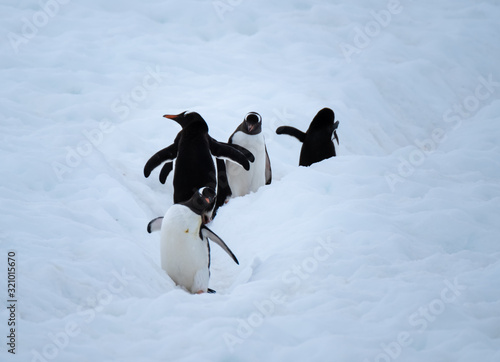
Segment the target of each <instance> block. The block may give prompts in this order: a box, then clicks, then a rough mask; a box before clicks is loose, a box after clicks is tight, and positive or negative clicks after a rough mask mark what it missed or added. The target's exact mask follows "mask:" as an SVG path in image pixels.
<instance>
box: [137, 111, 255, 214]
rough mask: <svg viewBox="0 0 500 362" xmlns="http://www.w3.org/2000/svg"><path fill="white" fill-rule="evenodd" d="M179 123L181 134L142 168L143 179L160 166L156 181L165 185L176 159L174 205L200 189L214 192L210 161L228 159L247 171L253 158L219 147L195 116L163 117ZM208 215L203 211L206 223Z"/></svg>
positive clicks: (214, 176) (244, 152)
mask: <svg viewBox="0 0 500 362" xmlns="http://www.w3.org/2000/svg"><path fill="white" fill-rule="evenodd" d="M163 117H165V118H168V119H172V120H174V121H175V122H177V123H179V124H180V125H181V127H182V130H181V131H180V132H179V133H178V134H177V137H175V140H174V143H173V144H171V145H170V146H168V147H167V148H164V149H163V150H161V151H159V152H157V153H156V154H154V155H153V156H152V157H151V158H150V159H149V160H148V162H147V163H146V165H145V166H144V176H145V177H149V175H150V174H151V171H152V170H153V169H155V168H156V167H158V166H159V165H161V164H162V163H163V162H166V164H165V165H164V166H163V168H162V170H161V172H160V181H161V182H165V180H166V178H167V176H168V174H169V172H170V171H171V170H172V169H173V164H172V160H174V159H176V162H175V170H174V181H173V184H174V203H176V204H177V203H180V202H183V201H187V200H189V199H190V198H191V196H192V195H193V192H194V191H195V190H198V189H200V188H201V187H205V186H208V187H211V188H213V189H215V190H216V189H217V172H216V169H215V165H214V160H213V157H212V156H214V157H221V158H229V159H231V160H232V161H234V162H237V163H238V164H240V165H241V166H243V167H244V168H245V169H246V170H248V169H250V163H249V160H250V161H253V160H254V157H253V155H252V154H251V153H250V152H249V151H247V150H245V149H243V148H242V147H237V146H232V145H228V144H226V143H220V142H217V141H216V140H214V139H213V138H212V137H210V135H209V134H208V126H207V123H206V122H205V120H204V119H203V118H202V117H201V116H200V115H199V114H198V113H196V112H189V113H188V112H183V113H180V114H178V115H165V116H163ZM211 214H212V211H207V214H206V215H205V216H206V217H207V220H205V221H206V222H208V221H209V219H210V217H211Z"/></svg>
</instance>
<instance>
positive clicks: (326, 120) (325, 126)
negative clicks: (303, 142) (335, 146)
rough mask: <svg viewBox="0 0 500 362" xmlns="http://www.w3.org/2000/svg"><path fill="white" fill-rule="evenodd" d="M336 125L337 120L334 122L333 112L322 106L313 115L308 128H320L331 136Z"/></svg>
mask: <svg viewBox="0 0 500 362" xmlns="http://www.w3.org/2000/svg"><path fill="white" fill-rule="evenodd" d="M336 126H338V122H336V123H335V113H333V111H332V110H331V109H330V108H323V109H322V110H320V111H319V112H318V113H317V114H316V116H314V118H313V120H312V122H311V125H310V126H309V129H316V130H319V129H321V130H322V131H323V132H326V133H328V134H329V135H330V136H331V135H332V133H333V131H334V130H335V128H336Z"/></svg>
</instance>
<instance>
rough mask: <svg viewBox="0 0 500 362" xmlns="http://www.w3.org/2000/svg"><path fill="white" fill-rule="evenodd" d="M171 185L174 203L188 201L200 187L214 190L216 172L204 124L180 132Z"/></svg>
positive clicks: (206, 128)
mask: <svg viewBox="0 0 500 362" xmlns="http://www.w3.org/2000/svg"><path fill="white" fill-rule="evenodd" d="M173 184H174V203H180V202H184V201H186V200H189V199H190V198H191V196H193V192H195V191H196V190H198V189H200V188H201V187H205V186H208V187H211V188H213V189H216V187H217V180H216V172H215V166H214V161H213V158H212V154H211V152H210V136H209V135H208V127H206V124H204V125H203V124H200V125H198V124H197V125H193V126H190V127H187V128H185V129H183V130H182V131H181V136H180V139H179V152H178V154H177V161H176V163H175V173H174V180H173Z"/></svg>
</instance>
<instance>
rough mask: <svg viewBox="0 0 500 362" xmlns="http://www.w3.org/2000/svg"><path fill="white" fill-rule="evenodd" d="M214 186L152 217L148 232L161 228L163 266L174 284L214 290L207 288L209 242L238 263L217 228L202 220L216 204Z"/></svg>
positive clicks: (200, 291)
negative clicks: (163, 213) (214, 229)
mask: <svg viewBox="0 0 500 362" xmlns="http://www.w3.org/2000/svg"><path fill="white" fill-rule="evenodd" d="M215 197H216V194H215V190H213V189H212V188H209V187H203V188H201V189H199V190H198V191H196V192H195V193H194V194H193V196H192V197H191V198H190V199H189V200H188V201H185V202H182V203H180V204H174V205H172V206H171V207H170V208H169V209H168V211H167V213H166V214H165V216H164V217H158V218H156V219H153V220H151V221H150V223H149V224H148V232H149V233H151V232H153V231H156V230H161V246H160V249H161V267H162V269H163V270H165V271H166V272H167V274H168V275H169V276H170V278H172V280H173V281H174V282H175V284H177V285H180V286H182V287H184V288H186V289H187V290H188V291H189V292H191V293H193V294H199V293H206V292H211V293H213V292H214V291H213V290H211V289H209V288H208V280H209V278H210V244H209V242H208V239H210V240H212V241H213V242H215V243H216V244H218V245H219V246H220V247H221V248H222V249H224V250H225V251H226V252H227V253H228V254H229V256H231V258H232V259H233V260H234V262H235V263H236V264H239V262H238V259H236V256H234V254H233V252H232V251H231V250H230V249H229V248H228V246H227V245H226V243H224V241H222V239H221V238H219V237H218V236H217V235H216V234H215V233H214V232H212V231H211V230H210V229H209V228H208V227H206V226H205V225H204V224H203V221H202V215H203V213H204V212H206V211H207V210H210V209H212V208H213V205H214V203H215Z"/></svg>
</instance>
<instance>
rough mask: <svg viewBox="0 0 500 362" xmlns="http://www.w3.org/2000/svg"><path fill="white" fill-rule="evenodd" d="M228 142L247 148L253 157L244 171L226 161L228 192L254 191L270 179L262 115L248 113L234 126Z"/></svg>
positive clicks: (242, 193) (266, 183) (243, 193)
mask: <svg viewBox="0 0 500 362" xmlns="http://www.w3.org/2000/svg"><path fill="white" fill-rule="evenodd" d="M228 143H229V144H230V145H238V146H241V147H244V148H245V149H247V150H249V151H250V152H251V153H252V154H253V155H254V157H255V161H254V162H253V163H252V164H251V165H250V170H248V171H245V170H243V169H241V167H239V166H238V165H237V164H235V163H234V162H232V161H229V160H228V161H226V165H225V166H226V175H227V180H228V186H229V190H228V193H229V194H232V196H233V197H237V196H244V195H246V194H249V193H250V192H256V191H257V190H258V189H259V187H261V186H263V185H269V184H270V183H271V181H272V171H271V161H270V160H269V154H268V153H267V147H266V142H265V139H264V135H263V133H262V117H261V116H260V114H258V113H257V112H250V113H248V114H247V115H246V116H245V118H244V119H243V122H241V124H240V125H239V126H238V127H237V128H236V130H235V131H234V132H233V134H232V135H231V137H229V141H228Z"/></svg>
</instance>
